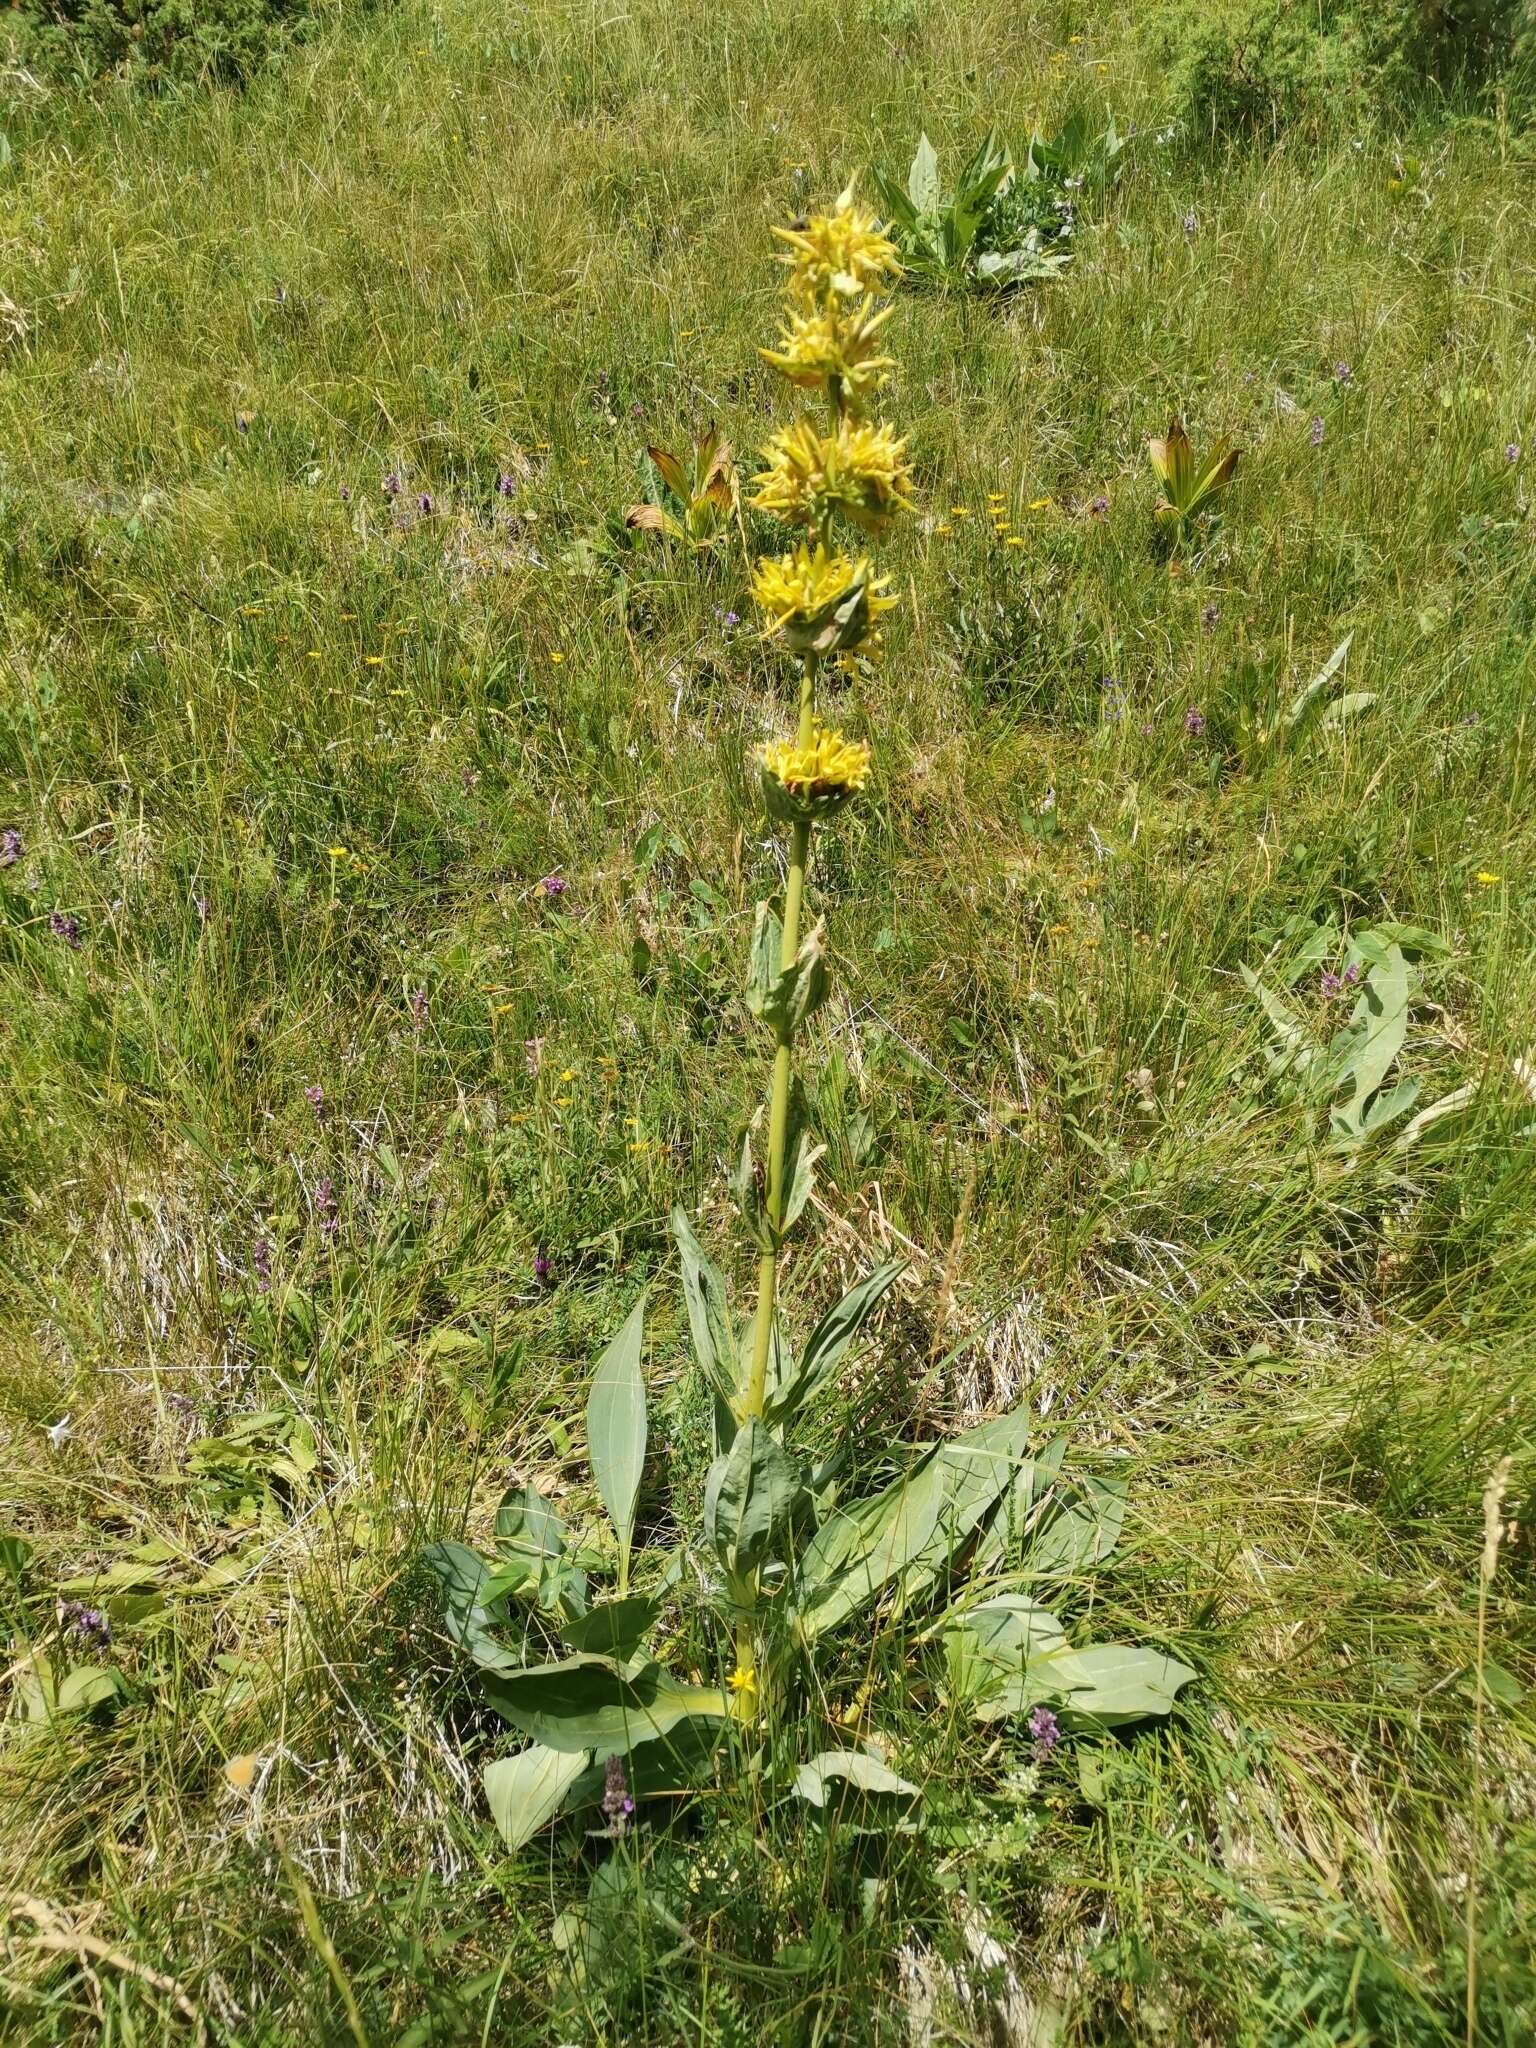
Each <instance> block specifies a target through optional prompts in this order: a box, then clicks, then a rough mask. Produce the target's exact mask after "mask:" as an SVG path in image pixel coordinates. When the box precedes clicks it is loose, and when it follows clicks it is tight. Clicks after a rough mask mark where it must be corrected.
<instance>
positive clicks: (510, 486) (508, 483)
mask: <svg viewBox="0 0 1536 2048" xmlns="http://www.w3.org/2000/svg"><path fill="white" fill-rule="evenodd" d="M516 491H517V480H516V478H515V477H510V476H508V475H507V473H506V471H505V470H502V472H501V473H500V475H499V476H498V477H497V479H496V495H497V497H498V498H510V497H512V496H514V495H515V493H516Z"/></svg>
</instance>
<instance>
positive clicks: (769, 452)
mask: <svg viewBox="0 0 1536 2048" xmlns="http://www.w3.org/2000/svg"><path fill="white" fill-rule="evenodd" d="M774 232H775V233H776V234H777V235H778V237H779V240H780V241H781V242H782V243H783V244H784V245H785V246H784V250H783V252H782V261H783V262H784V263H785V264H786V265H787V266H788V270H789V275H788V278H787V279H786V281H785V297H786V300H787V305H786V308H785V314H784V325H783V329H782V332H781V333H780V336H779V341H778V346H777V347H776V348H765V349H763V350H762V351H761V353H762V355H763V358H764V360H765V361H766V362H768V363H771V364H772V366H773V367H774V369H776V370H777V371H778V372H779V373H780V375H781V376H783V377H785V378H787V379H788V381H789V382H790V383H791V384H794V385H796V386H798V387H800V388H802V389H808V390H822V391H825V393H826V395H827V400H828V406H829V411H830V415H831V417H830V419H829V421H828V423H827V425H826V426H825V427H822V426H820V425H819V424H817V423H814V422H813V421H811V420H809V419H805V418H802V419H798V420H796V421H795V423H794V424H793V425H792V426H788V427H782V428H780V429H779V431H778V432H777V433H776V434H774V436H773V437H772V439H771V440H770V441H769V443H768V446H767V447H766V448H764V450H763V451H762V452H763V461H764V467H763V468H762V469H761V470H760V471H759V473H758V474H757V475H756V476H755V477H754V478H753V479H752V483H753V491H754V495H753V497H752V500H751V502H752V504H753V506H754V507H755V508H756V509H757V510H758V511H760V512H768V513H771V514H773V516H774V517H775V518H778V519H783V520H785V521H787V522H788V523H789V524H790V525H792V526H801V527H806V528H808V529H809V536H808V538H807V540H806V541H804V542H803V543H802V544H801V545H800V546H799V547H797V548H795V549H794V550H793V552H792V553H790V554H787V555H782V556H780V557H778V558H777V559H776V560H775V559H772V558H769V557H766V556H765V557H764V558H763V560H761V561H760V562H759V563H758V566H757V573H756V576H755V578H754V579H753V592H754V595H755V597H756V599H757V602H758V604H759V606H760V607H761V608H762V611H763V613H764V615H765V617H766V620H767V631H766V633H765V635H764V637H765V638H775V637H777V638H778V639H779V640H780V644H781V645H783V646H785V647H787V648H789V649H790V650H792V651H793V652H794V653H796V654H798V655H800V656H802V657H803V659H804V660H805V661H806V663H807V664H808V666H807V671H806V679H805V689H806V692H807V694H806V697H805V700H804V704H805V707H806V708H807V709H808V708H809V706H810V705H812V704H813V703H814V688H815V685H814V666H815V663H816V661H817V660H819V659H826V660H832V661H842V662H845V663H846V662H849V661H851V660H852V659H853V658H854V657H855V656H856V655H857V654H858V652H859V650H860V649H861V648H866V649H867V645H868V643H869V642H870V640H871V636H872V635H873V634H874V632H875V625H876V621H877V620H878V619H879V617H880V614H881V613H882V612H886V611H889V610H890V609H891V607H892V606H893V605H894V603H895V599H894V598H891V597H887V596H884V595H883V594H882V593H883V592H884V590H885V587H886V583H887V582H888V580H889V579H887V578H884V577H879V578H876V577H872V576H871V574H870V569H869V564H868V562H867V561H864V560H859V561H856V562H855V561H853V560H851V559H850V558H849V557H848V556H847V555H845V554H843V553H842V552H841V551H840V550H837V549H836V548H834V546H833V543H832V538H831V529H832V522H833V520H834V519H836V518H843V519H846V520H848V521H849V522H850V523H851V524H852V525H854V526H857V527H859V528H861V529H862V530H863V531H865V532H866V533H879V532H880V531H881V529H882V528H883V527H884V526H885V525H886V523H887V522H888V521H889V520H890V519H892V518H893V517H894V516H895V515H896V514H897V513H899V512H907V511H910V510H911V506H912V500H911V496H910V492H911V488H912V471H911V467H910V465H909V463H908V461H907V452H906V443H905V442H904V441H902V440H901V439H899V438H898V436H897V435H896V434H894V433H893V432H892V431H891V429H890V428H889V427H885V426H881V425H879V424H877V423H875V422H873V421H869V420H867V419H865V418H864V417H863V411H864V407H865V405H866V404H867V403H868V401H869V400H870V399H871V398H872V397H873V395H874V394H875V392H877V391H878V390H879V388H880V386H881V384H882V383H884V381H885V376H886V372H887V371H888V370H889V369H890V368H891V358H890V357H889V356H888V355H886V354H884V353H883V342H884V336H883V329H884V326H885V323H886V321H887V320H888V319H889V317H890V308H889V307H888V306H884V305H881V304H879V303H878V302H879V301H880V300H881V299H882V298H883V297H884V296H885V294H886V293H887V292H888V291H890V289H891V287H892V285H893V284H894V283H895V281H896V280H897V279H898V278H899V277H900V275H901V265H900V263H899V261H898V260H897V255H896V245H895V243H894V242H892V241H891V240H890V239H889V238H888V237H887V236H886V235H885V234H884V233H882V231H881V229H880V225H879V223H878V221H877V220H876V218H875V216H874V214H872V213H871V212H870V211H869V210H868V209H867V208H866V207H862V206H857V205H855V203H854V199H853V193H852V190H851V189H850V190H849V191H847V192H844V193H843V194H842V196H841V197H840V198H839V200H838V201H837V204H836V205H835V206H834V207H833V209H832V211H831V212H830V213H824V214H815V215H813V216H812V217H811V218H810V219H808V220H803V221H797V222H796V223H795V225H794V226H793V227H790V228H777V229H775V231H774Z"/></svg>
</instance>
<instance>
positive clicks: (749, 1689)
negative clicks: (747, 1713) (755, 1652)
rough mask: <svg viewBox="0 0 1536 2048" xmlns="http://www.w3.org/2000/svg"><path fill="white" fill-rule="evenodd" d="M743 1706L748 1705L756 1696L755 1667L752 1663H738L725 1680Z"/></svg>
mask: <svg viewBox="0 0 1536 2048" xmlns="http://www.w3.org/2000/svg"><path fill="white" fill-rule="evenodd" d="M725 1682H726V1684H727V1685H728V1686H729V1687H730V1689H731V1691H732V1692H733V1693H735V1695H736V1697H737V1699H738V1700H739V1701H740V1702H741V1704H742V1705H743V1706H750V1705H751V1704H752V1703H753V1702H754V1701H755V1700H756V1698H757V1667H756V1665H754V1664H738V1665H737V1666H736V1669H735V1670H734V1671H733V1672H732V1673H731V1675H730V1677H729V1678H728V1679H727V1680H726V1681H725Z"/></svg>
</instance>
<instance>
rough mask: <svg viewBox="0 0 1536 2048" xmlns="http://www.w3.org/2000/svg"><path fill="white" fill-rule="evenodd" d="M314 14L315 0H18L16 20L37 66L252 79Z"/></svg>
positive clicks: (73, 73)
mask: <svg viewBox="0 0 1536 2048" xmlns="http://www.w3.org/2000/svg"><path fill="white" fill-rule="evenodd" d="M314 11H315V10H314V6H313V0H20V4H19V6H18V7H17V9H16V16H15V18H16V19H17V20H18V22H19V26H20V30H21V36H22V41H23V46H24V50H25V55H26V61H27V63H28V64H29V65H30V66H32V67H33V68H34V69H36V70H38V71H41V72H44V73H47V74H49V75H51V76H53V77H55V78H71V77H83V78H97V77H101V76H104V75H105V74H107V73H110V72H120V73H125V74H128V75H131V76H133V77H136V78H139V79H142V80H143V81H144V82H146V83H149V84H155V83H159V82H161V81H164V80H189V79H198V78H201V79H220V80H236V79H242V78H247V77H249V76H250V74H251V73H252V72H253V71H256V70H259V69H260V68H261V66H262V65H264V64H266V63H268V62H270V61H271V59H272V57H273V56H274V54H275V53H276V52H277V51H278V50H280V49H281V48H282V47H283V46H284V45H285V44H287V43H288V42H290V41H291V40H292V39H293V38H294V36H295V35H296V34H299V33H301V32H302V30H303V29H304V27H305V26H306V24H307V23H308V22H309V21H310V20H311V19H312V17H313V14H314Z"/></svg>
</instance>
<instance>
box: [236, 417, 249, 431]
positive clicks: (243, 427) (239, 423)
mask: <svg viewBox="0 0 1536 2048" xmlns="http://www.w3.org/2000/svg"><path fill="white" fill-rule="evenodd" d="M235 430H236V432H237V433H241V434H248V433H249V432H250V431H251V416H250V414H249V413H248V412H237V413H236V414H235Z"/></svg>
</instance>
